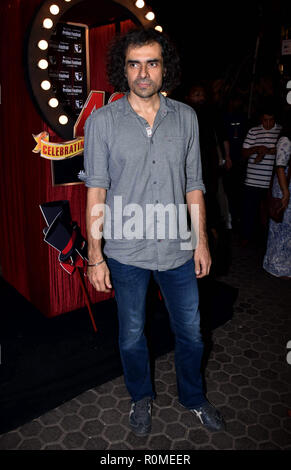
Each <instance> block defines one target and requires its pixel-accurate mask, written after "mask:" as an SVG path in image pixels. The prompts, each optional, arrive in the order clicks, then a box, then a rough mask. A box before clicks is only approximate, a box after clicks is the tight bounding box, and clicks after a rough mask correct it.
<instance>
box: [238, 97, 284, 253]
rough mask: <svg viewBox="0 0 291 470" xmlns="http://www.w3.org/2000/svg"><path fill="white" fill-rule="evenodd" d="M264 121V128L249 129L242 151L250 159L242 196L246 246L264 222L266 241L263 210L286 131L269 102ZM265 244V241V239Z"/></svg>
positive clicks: (263, 233) (242, 234) (242, 241)
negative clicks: (277, 154)
mask: <svg viewBox="0 0 291 470" xmlns="http://www.w3.org/2000/svg"><path fill="white" fill-rule="evenodd" d="M260 122H261V123H260V125H258V126H255V127H252V128H251V129H249V131H248V133H247V135H246V138H245V140H244V142H243V148H242V156H243V158H245V159H246V160H247V168H246V176H245V180H244V188H243V193H242V215H241V244H242V246H246V245H247V244H248V242H249V241H250V240H251V239H252V237H253V235H254V232H255V228H256V221H260V228H261V229H262V228H263V230H264V231H263V232H262V233H261V234H260V237H263V238H264V237H265V235H266V233H265V232H266V227H264V226H263V224H262V219H261V212H260V211H261V208H262V205H263V204H265V202H266V198H267V194H268V189H269V186H270V182H271V178H272V172H273V166H274V160H275V155H276V143H277V140H278V136H279V134H280V131H281V128H282V126H281V125H279V124H278V123H276V121H275V111H274V108H273V106H272V104H270V103H269V102H267V103H265V104H264V105H263V107H262V108H261V112H260ZM261 241H263V242H265V239H264V240H262V239H261Z"/></svg>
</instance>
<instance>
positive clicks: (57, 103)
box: [48, 98, 59, 108]
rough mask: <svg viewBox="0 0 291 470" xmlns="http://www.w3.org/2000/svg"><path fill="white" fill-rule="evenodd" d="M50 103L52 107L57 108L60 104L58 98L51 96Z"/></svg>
mask: <svg viewBox="0 0 291 470" xmlns="http://www.w3.org/2000/svg"><path fill="white" fill-rule="evenodd" d="M48 104H49V105H50V107H51V108H56V107H57V106H59V102H58V100H57V99H56V98H51V99H50V100H49V102H48Z"/></svg>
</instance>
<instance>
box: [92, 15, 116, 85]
mask: <svg viewBox="0 0 291 470" xmlns="http://www.w3.org/2000/svg"><path fill="white" fill-rule="evenodd" d="M114 36H115V25H114V24H110V25H106V26H100V27H99V28H93V29H90V31H89V44H90V47H89V53H90V89H91V90H96V91H107V92H109V93H110V94H111V93H113V91H114V89H113V88H112V86H111V85H110V84H109V83H108V80H107V75H106V66H105V64H106V54H107V47H108V44H109V42H110V41H111V40H112V38H113V37H114Z"/></svg>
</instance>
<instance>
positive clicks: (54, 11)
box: [50, 5, 60, 15]
mask: <svg viewBox="0 0 291 470" xmlns="http://www.w3.org/2000/svg"><path fill="white" fill-rule="evenodd" d="M50 12H51V14H52V15H57V14H58V13H59V12H60V9H59V7H58V5H51V6H50Z"/></svg>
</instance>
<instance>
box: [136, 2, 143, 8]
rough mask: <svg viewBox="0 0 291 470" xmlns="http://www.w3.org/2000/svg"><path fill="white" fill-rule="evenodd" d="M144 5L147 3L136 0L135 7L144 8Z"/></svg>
mask: <svg viewBox="0 0 291 470" xmlns="http://www.w3.org/2000/svg"><path fill="white" fill-rule="evenodd" d="M144 5H145V3H144V1H143V0H136V2H135V6H136V7H137V8H143V7H144Z"/></svg>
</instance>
